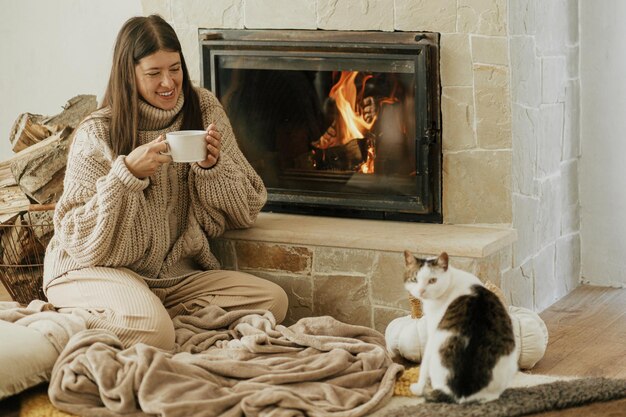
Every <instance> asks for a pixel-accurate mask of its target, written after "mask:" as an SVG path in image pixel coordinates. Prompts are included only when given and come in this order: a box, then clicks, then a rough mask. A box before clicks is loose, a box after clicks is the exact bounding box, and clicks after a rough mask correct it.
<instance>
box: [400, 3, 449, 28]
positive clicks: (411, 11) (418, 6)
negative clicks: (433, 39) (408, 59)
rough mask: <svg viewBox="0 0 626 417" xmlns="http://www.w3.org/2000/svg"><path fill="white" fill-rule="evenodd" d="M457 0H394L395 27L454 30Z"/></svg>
mask: <svg viewBox="0 0 626 417" xmlns="http://www.w3.org/2000/svg"><path fill="white" fill-rule="evenodd" d="M456 3H457V0H437V1H432V0H395V16H396V18H395V29H396V30H406V31H432V32H440V33H453V32H456V14H457V9H456Z"/></svg>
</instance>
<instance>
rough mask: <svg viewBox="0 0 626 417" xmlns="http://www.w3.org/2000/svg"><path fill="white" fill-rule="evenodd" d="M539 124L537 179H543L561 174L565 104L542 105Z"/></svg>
mask: <svg viewBox="0 0 626 417" xmlns="http://www.w3.org/2000/svg"><path fill="white" fill-rule="evenodd" d="M539 122H540V130H539V132H540V135H539V139H538V140H537V177H539V178H541V177H546V176H549V175H554V174H556V173H557V172H559V167H560V163H561V143H562V141H563V104H562V103H558V104H546V105H542V106H541V108H540V116H539Z"/></svg>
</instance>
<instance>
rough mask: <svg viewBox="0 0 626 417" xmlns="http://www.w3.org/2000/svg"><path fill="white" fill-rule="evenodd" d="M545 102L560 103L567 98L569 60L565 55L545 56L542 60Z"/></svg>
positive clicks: (542, 97) (543, 97) (542, 95)
mask: <svg viewBox="0 0 626 417" xmlns="http://www.w3.org/2000/svg"><path fill="white" fill-rule="evenodd" d="M541 78H542V90H541V91H542V93H541V100H542V102H543V103H546V104H550V103H559V102H563V101H564V100H565V84H566V82H567V62H566V60H565V56H552V57H544V58H543V59H542V60H541Z"/></svg>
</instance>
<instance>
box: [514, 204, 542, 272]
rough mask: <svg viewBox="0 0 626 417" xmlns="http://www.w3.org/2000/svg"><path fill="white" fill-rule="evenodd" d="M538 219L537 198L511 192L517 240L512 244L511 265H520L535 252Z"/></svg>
mask: <svg viewBox="0 0 626 417" xmlns="http://www.w3.org/2000/svg"><path fill="white" fill-rule="evenodd" d="M538 219H539V199H538V198H535V197H529V196H525V195H521V194H513V227H514V228H515V230H517V241H516V242H515V243H514V244H513V266H520V265H522V264H523V263H524V262H526V260H527V259H530V258H531V257H532V256H533V255H534V254H535V253H536V252H537V249H538V245H537V241H538V237H537V232H538V231H537V227H538Z"/></svg>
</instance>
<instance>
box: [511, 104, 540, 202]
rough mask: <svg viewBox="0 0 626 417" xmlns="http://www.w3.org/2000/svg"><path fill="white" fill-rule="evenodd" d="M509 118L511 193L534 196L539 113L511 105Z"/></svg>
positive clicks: (535, 191)
mask: <svg viewBox="0 0 626 417" xmlns="http://www.w3.org/2000/svg"><path fill="white" fill-rule="evenodd" d="M511 113H512V117H511V125H512V130H513V134H512V138H513V161H512V164H513V166H512V175H513V192H515V193H520V194H525V195H536V194H537V181H536V178H535V177H536V173H537V170H536V164H537V138H538V137H539V111H538V110H537V109H529V108H527V107H524V106H520V105H518V104H513V107H512V110H511Z"/></svg>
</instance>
